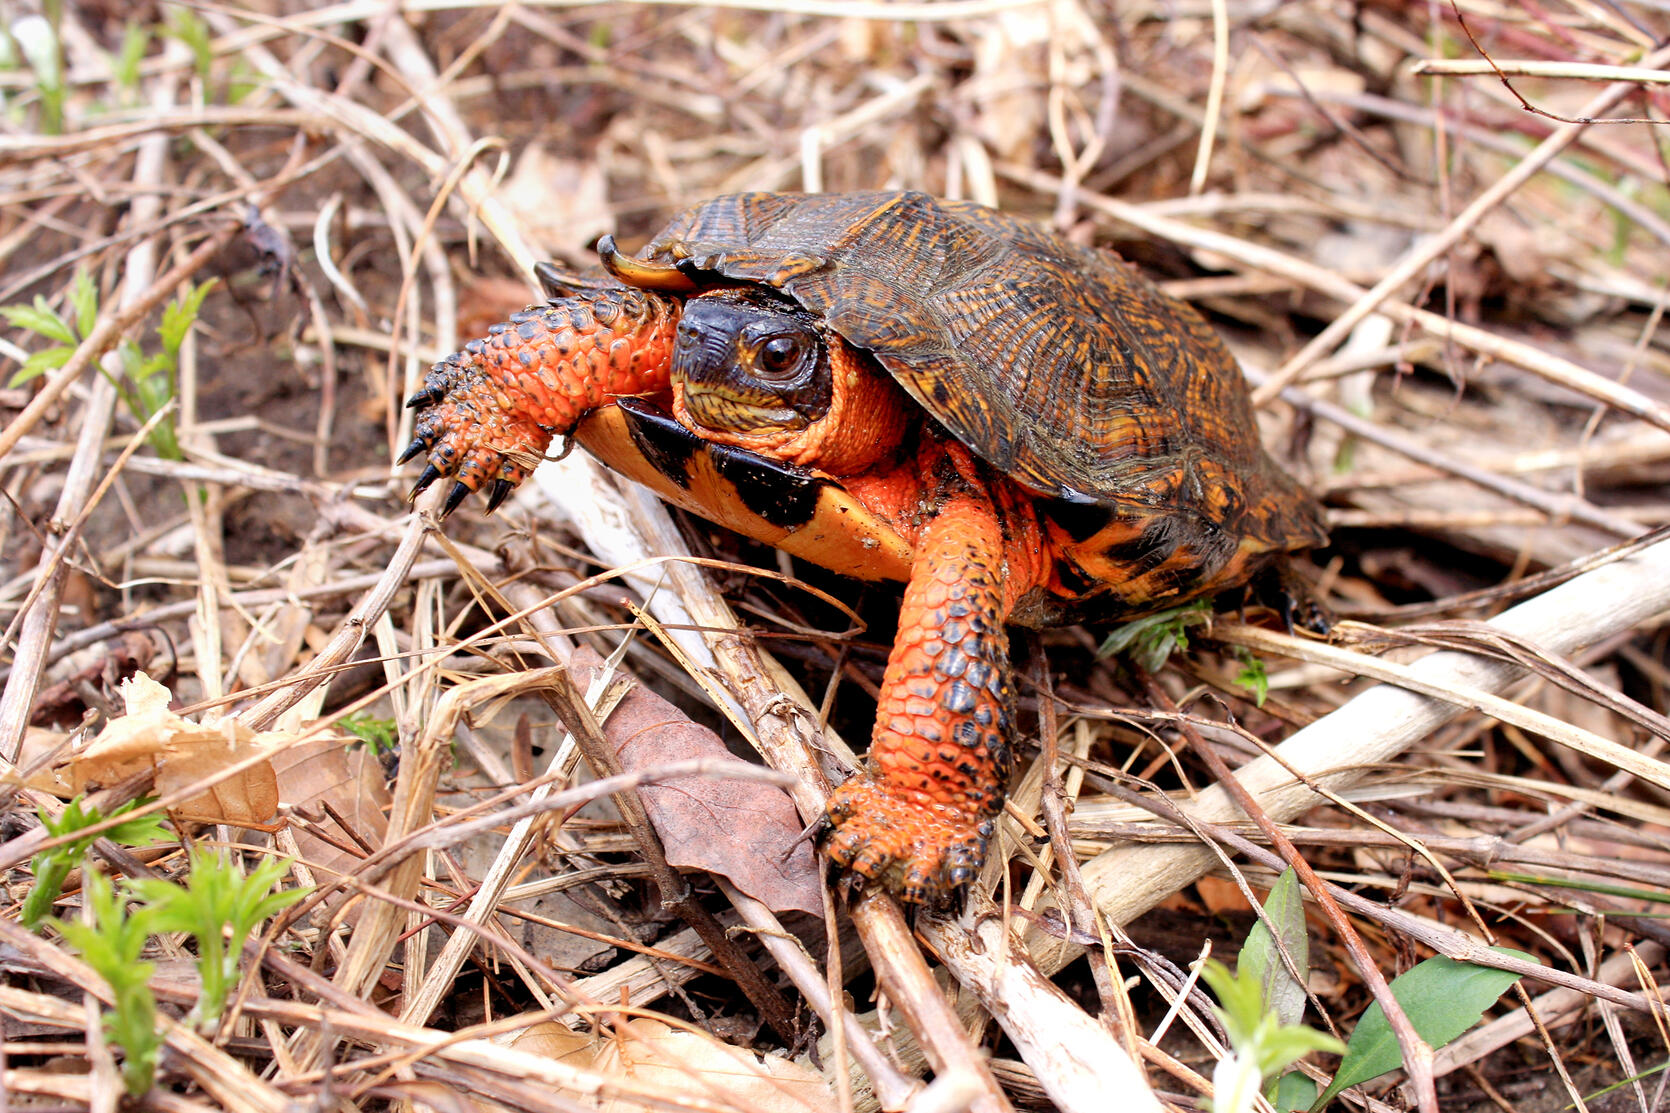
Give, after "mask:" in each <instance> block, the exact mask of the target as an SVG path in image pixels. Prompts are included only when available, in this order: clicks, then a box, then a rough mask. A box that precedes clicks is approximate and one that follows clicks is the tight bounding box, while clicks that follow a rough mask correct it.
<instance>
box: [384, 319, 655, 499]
mask: <svg viewBox="0 0 1670 1113" xmlns="http://www.w3.org/2000/svg"><path fill="white" fill-rule="evenodd" d="M679 305H680V303H679V302H678V301H677V300H676V299H674V298H669V297H667V296H666V295H663V294H658V293H654V292H652V291H646V290H635V289H630V288H627V287H600V288H596V289H587V290H579V291H576V292H575V293H573V294H571V295H570V296H568V297H564V298H560V299H557V300H555V301H552V302H550V303H549V304H546V305H540V306H534V307H532V308H529V309H526V310H524V311H522V312H521V313H517V314H515V315H514V316H512V317H511V318H510V320H508V321H506V322H505V323H504V324H501V325H494V326H493V327H492V328H491V329H489V330H488V334H487V336H486V337H485V338H484V339H481V340H476V341H473V342H471V343H470V344H469V345H467V346H466V347H465V348H464V350H463V351H460V352H457V353H454V354H453V355H450V356H448V357H447V358H446V359H443V360H442V361H441V362H439V363H437V364H436V365H435V366H434V367H433V368H432V369H431V370H430V372H429V375H428V377H427V378H425V379H424V383H423V389H422V390H420V391H418V392H417V393H416V394H414V395H412V397H411V398H409V399H407V401H406V405H407V406H410V407H415V408H418V409H421V410H422V412H421V413H420V414H419V416H418V420H417V425H416V433H417V435H416V436H415V437H414V438H413V440H412V443H411V444H409V445H408V446H406V450H405V451H404V452H403V453H401V456H400V461H399V462H400V463H405V462H406V461H407V460H410V459H412V458H413V457H415V456H417V455H418V454H419V453H424V452H427V453H428V455H429V466H428V467H427V468H425V469H424V471H423V474H422V475H421V476H419V477H418V481H417V485H416V487H414V488H413V490H412V494H413V495H414V496H416V495H417V494H418V493H419V492H420V491H422V490H423V489H424V488H426V487H428V486H429V485H430V484H431V483H433V482H435V480H437V479H440V478H442V477H443V476H452V477H453V478H455V479H456V480H457V482H456V483H455V484H454V485H453V488H452V490H451V491H450V492H448V494H447V500H446V511H445V512H446V513H451V512H452V510H453V509H454V508H455V507H456V506H457V505H458V504H459V503H460V502H462V501H463V499H464V496H466V495H467V494H469V493H470V492H471V491H475V490H479V489H480V488H481V486H482V485H483V484H484V483H490V484H491V488H490V490H489V492H488V510H489V511H491V510H492V509H494V508H495V507H497V506H498V505H499V503H501V502H503V501H504V499H505V496H507V495H509V494H510V492H511V491H512V490H514V489H515V487H516V485H517V484H519V483H521V482H522V480H524V479H526V478H527V476H528V473H529V472H530V471H532V470H533V467H534V465H535V464H537V463H538V462H539V459H540V457H542V456H544V455H545V450H546V448H547V447H549V445H550V443H551V438H552V437H553V436H556V435H558V434H562V435H565V436H566V435H567V434H569V433H571V432H573V431H574V427H575V426H576V425H577V424H579V421H580V419H581V418H582V417H584V416H585V415H586V413H587V411H589V410H593V409H596V408H597V407H598V406H601V405H603V404H604V403H605V402H608V401H609V400H610V399H611V398H615V397H617V396H621V395H638V394H653V393H658V392H660V391H663V390H665V389H666V388H667V385H668V376H667V372H668V368H669V366H670V365H671V361H672V351H673V337H674V332H675V329H676V327H677V324H678V314H679Z"/></svg>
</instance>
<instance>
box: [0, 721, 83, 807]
mask: <svg viewBox="0 0 1670 1113" xmlns="http://www.w3.org/2000/svg"><path fill="white" fill-rule="evenodd" d="M71 737H73V735H72V734H71V733H70V732H66V731H61V730H47V729H46V728H45V727H25V728H24V731H23V746H22V748H21V749H20V750H19V751H18V755H17V765H16V770H17V771H18V772H25V773H27V776H25V777H24V780H23V783H24V784H26V785H28V786H29V787H30V788H32V789H34V790H35V791H37V792H45V793H49V794H51V795H53V796H61V797H63V798H65V799H68V798H69V797H71V796H74V795H75V788H74V787H73V786H72V785H71V784H70V782H69V779H68V778H67V777H66V776H65V773H66V772H67V771H66V770H65V768H64V766H63V763H62V762H61V761H60V760H59V758H60V757H61V756H62V754H61V751H62V750H63V749H64V748H65V747H66V746H68V745H69V741H70V739H71ZM15 777H16V773H8V774H7V776H6V777H5V783H7V784H11V783H14V779H15Z"/></svg>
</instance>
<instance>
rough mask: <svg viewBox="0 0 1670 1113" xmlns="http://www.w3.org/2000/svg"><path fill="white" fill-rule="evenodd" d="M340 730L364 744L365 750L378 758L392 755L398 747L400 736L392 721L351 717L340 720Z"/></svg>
mask: <svg viewBox="0 0 1670 1113" xmlns="http://www.w3.org/2000/svg"><path fill="white" fill-rule="evenodd" d="M342 729H343V730H345V731H347V732H348V733H349V734H351V735H353V736H354V737H355V738H358V739H359V740H360V741H361V742H363V743H365V748H366V749H368V750H370V751H371V752H372V753H373V754H376V755H377V756H378V757H381V756H383V755H384V754H390V753H393V752H394V751H395V750H396V749H398V748H399V745H400V735H399V732H398V731H397V730H396V729H395V725H394V720H393V719H376V718H373V717H372V716H370V715H353V716H350V717H349V718H346V719H344V720H342Z"/></svg>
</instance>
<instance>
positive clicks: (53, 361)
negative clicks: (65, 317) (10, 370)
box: [7, 347, 75, 387]
mask: <svg viewBox="0 0 1670 1113" xmlns="http://www.w3.org/2000/svg"><path fill="white" fill-rule="evenodd" d="M74 354H75V349H74V348H64V347H58V348H43V349H41V350H40V351H38V352H36V353H35V354H33V355H31V356H30V357H29V358H28V359H26V360H24V361H23V366H22V367H21V368H19V369H18V372H17V374H15V375H13V376H12V378H11V382H10V383H9V384H7V385H8V386H12V387H19V386H22V385H23V384H24V383H26V382H28V381H29V380H31V379H38V378H40V377H41V376H42V375H44V374H46V373H47V372H48V371H56V370H57V369H58V368H60V367H62V366H64V364H66V363H68V362H69V361H70V356H72V355H74Z"/></svg>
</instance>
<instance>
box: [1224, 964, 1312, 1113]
mask: <svg viewBox="0 0 1670 1113" xmlns="http://www.w3.org/2000/svg"><path fill="white" fill-rule="evenodd" d="M1200 978H1201V981H1203V982H1205V983H1206V984H1207V985H1208V986H1210V987H1211V990H1212V992H1213V993H1214V994H1216V995H1217V998H1218V1008H1217V1009H1215V1010H1214V1011H1215V1012H1216V1013H1217V1014H1218V1019H1219V1020H1221V1021H1223V1026H1224V1030H1225V1031H1226V1032H1227V1033H1228V1034H1229V1043H1230V1049H1231V1050H1230V1053H1229V1054H1228V1055H1225V1056H1224V1057H1223V1058H1222V1059H1220V1060H1218V1064H1217V1066H1216V1067H1215V1068H1213V1071H1212V1085H1213V1089H1214V1098H1213V1101H1212V1109H1213V1113H1245V1111H1246V1110H1248V1109H1251V1108H1252V1105H1253V1101H1254V1099H1256V1098H1257V1097H1258V1095H1259V1092H1260V1089H1261V1088H1262V1087H1263V1085H1264V1081H1265V1080H1266V1079H1270V1078H1274V1077H1276V1076H1277V1075H1279V1074H1280V1073H1281V1072H1282V1071H1284V1070H1286V1069H1287V1068H1288V1067H1290V1066H1292V1065H1293V1064H1294V1063H1296V1062H1298V1061H1299V1060H1300V1059H1302V1058H1304V1057H1305V1056H1306V1055H1308V1054H1310V1053H1311V1052H1313V1051H1327V1052H1332V1053H1334V1054H1338V1053H1340V1052H1342V1051H1344V1050H1345V1045H1344V1044H1342V1043H1340V1042H1339V1041H1338V1040H1336V1039H1335V1038H1334V1037H1332V1036H1330V1035H1329V1034H1328V1033H1326V1032H1318V1031H1317V1030H1316V1029H1314V1028H1307V1027H1305V1026H1303V1025H1300V1024H1283V1023H1282V1022H1281V1021H1280V1020H1279V1019H1278V1018H1277V1017H1276V1014H1275V1012H1274V1011H1272V1010H1270V1009H1268V1008H1266V1007H1265V1005H1264V999H1263V998H1264V986H1263V985H1262V983H1261V981H1260V979H1259V977H1258V975H1257V974H1256V973H1254V972H1253V971H1252V970H1250V969H1248V968H1247V967H1246V966H1245V965H1243V966H1242V967H1241V969H1239V970H1238V971H1236V972H1235V973H1234V974H1231V973H1230V972H1229V968H1228V967H1226V966H1224V964H1223V963H1221V962H1218V961H1217V960H1216V959H1209V960H1208V961H1207V962H1206V963H1205V964H1204V965H1203V966H1202V967H1201V969H1200Z"/></svg>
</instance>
